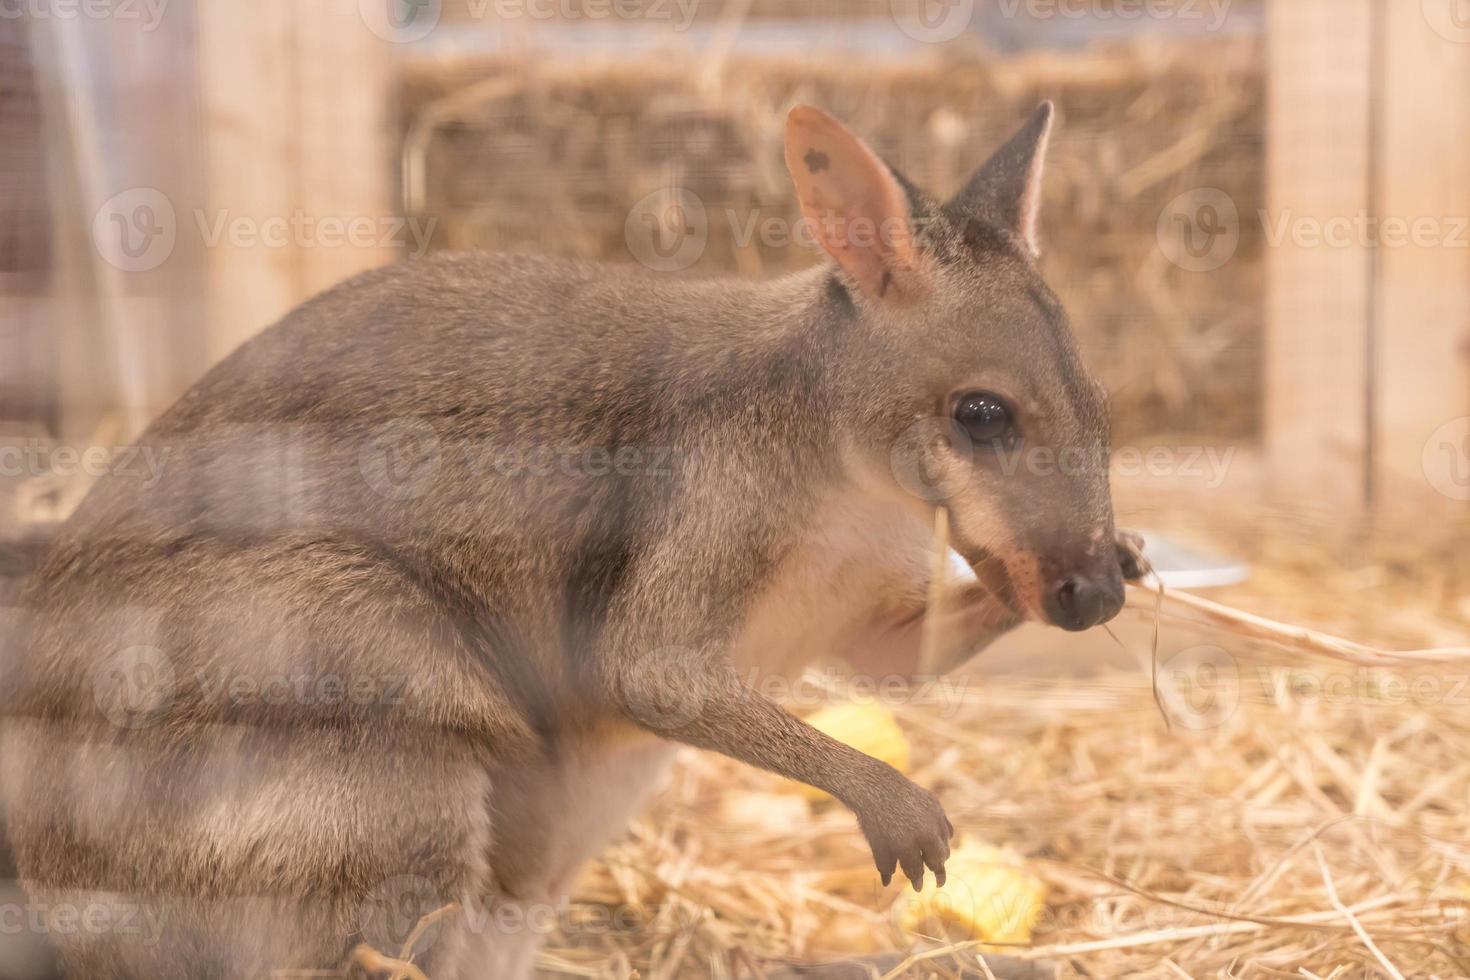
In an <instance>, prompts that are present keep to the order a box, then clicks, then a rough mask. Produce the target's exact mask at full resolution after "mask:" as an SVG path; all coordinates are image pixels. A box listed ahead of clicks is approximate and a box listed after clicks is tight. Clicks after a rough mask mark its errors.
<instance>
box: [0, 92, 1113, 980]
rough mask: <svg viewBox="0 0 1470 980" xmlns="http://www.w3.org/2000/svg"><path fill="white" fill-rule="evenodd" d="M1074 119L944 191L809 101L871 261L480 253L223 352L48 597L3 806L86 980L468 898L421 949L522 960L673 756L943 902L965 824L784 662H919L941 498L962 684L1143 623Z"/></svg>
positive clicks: (41, 590) (438, 975)
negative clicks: (828, 719) (1104, 382)
mask: <svg viewBox="0 0 1470 980" xmlns="http://www.w3.org/2000/svg"><path fill="white" fill-rule="evenodd" d="M1051 118H1052V110H1051V107H1050V105H1049V104H1045V105H1043V106H1042V107H1041V108H1040V109H1039V110H1038V111H1037V112H1036V113H1035V115H1034V116H1032V117H1031V119H1030V121H1029V122H1027V123H1026V124H1025V125H1024V127H1023V128H1022V129H1021V130H1020V131H1019V132H1018V133H1017V134H1016V135H1015V136H1014V137H1013V138H1012V139H1011V140H1010V141H1009V142H1008V143H1007V144H1006V145H1005V146H1004V147H1003V148H1002V149H1000V150H999V151H998V152H997V153H996V155H995V156H994V157H993V158H992V159H991V160H990V161H989V162H988V163H986V164H985V165H984V166H983V167H982V168H981V169H980V170H979V171H978V172H977V173H976V174H975V175H974V176H973V178H972V179H971V180H970V181H969V183H968V184H967V185H966V186H965V187H964V188H963V189H962V190H961V191H960V192H959V193H958V194H957V195H955V196H954V197H953V199H951V200H949V201H948V202H944V203H940V202H939V201H937V200H935V199H933V198H931V197H930V196H928V195H927V194H925V193H924V192H922V191H920V190H919V189H918V188H917V187H915V186H914V185H913V184H911V183H909V182H908V181H907V180H906V179H904V178H903V177H902V176H900V175H899V174H898V172H897V171H896V170H895V169H894V168H892V167H890V166H888V165H887V164H885V163H884V162H883V161H882V160H881V159H880V158H879V157H878V156H877V155H876V154H875V153H874V152H873V151H872V150H871V149H869V148H868V146H867V145H865V144H864V143H863V142H862V141H861V140H859V139H858V138H857V137H855V136H854V135H852V134H851V133H850V132H849V131H848V130H846V129H845V128H844V127H843V126H842V125H841V124H839V123H838V122H837V121H836V120H834V119H833V118H832V117H830V116H828V115H827V114H825V113H823V112H822V111H820V110H818V109H815V108H811V107H807V106H798V107H796V108H795V109H793V110H792V111H791V113H790V115H789V118H788V121H787V126H786V143H785V157H786V163H787V166H788V169H789V170H790V173H791V177H792V180H793V181H794V182H795V187H796V192H797V196H798V199H799V201H800V206H801V211H802V214H803V216H804V219H805V221H806V222H807V225H808V227H810V228H811V229H812V231H813V235H814V237H815V239H816V241H817V242H819V243H820V245H821V246H822V247H823V248H825V249H826V251H827V252H829V253H830V255H831V258H832V259H833V260H835V264H829V265H825V266H821V267H816V268H812V269H810V270H809V271H804V272H800V273H797V274H793V275H790V276H788V277H785V278H781V279H778V280H776V281H773V282H760V283H756V282H744V281H735V280H718V281H697V280H693V279H686V278H682V277H674V276H669V275H662V274H658V273H655V272H652V271H649V270H640V269H637V268H622V267H610V266H606V265H599V264H593V263H587V262H571V261H551V260H543V259H534V258H524V257H506V256H490V255H482V254H458V255H443V256H438V257H434V258H431V259H428V260H424V261H420V262H414V263H409V264H403V265H398V266H394V267H391V268H386V269H381V270H377V271H374V272H370V273H367V274H364V275H361V276H358V277H356V278H354V279H352V280H350V281H348V282H345V283H343V284H341V285H339V286H337V287H336V288H334V289H332V290H330V291H329V292H327V293H325V294H323V295H321V296H318V297H316V298H314V299H312V300H310V301H309V302H307V303H305V304H303V305H302V306H300V307H299V308H297V309H296V310H294V311H293V312H291V313H290V314H288V315H287V316H286V317H285V318H284V319H283V320H281V321H280V322H279V323H277V324H275V325H274V326H272V327H270V328H269V329H267V330H265V331H264V332H262V333H261V334H259V335H258V336H257V337H255V338H253V339H252V340H250V341H248V342H247V343H245V344H244V345H243V346H242V347H240V348H239V349H238V350H237V351H235V352H234V353H233V354H232V355H231V356H229V357H228V358H226V359H225V360H224V361H223V362H221V363H220V364H218V365H217V366H216V367H214V368H213V369H212V370H211V371H209V372H208V374H207V375H205V377H204V378H203V379H202V380H201V381H199V383H197V384H196V385H194V387H193V388H191V389H190V390H189V391H188V392H187V393H186V394H185V395H184V396H183V397H182V398H180V399H179V400H178V402H177V403H175V404H174V405H173V406H172V407H171V408H169V409H168V410H167V411H166V412H164V413H163V415H162V416H161V417H160V418H159V419H158V420H157V421H156V422H155V423H154V424H153V425H152V426H151V427H150V428H149V429H148V430H147V432H146V433H145V434H144V435H143V436H142V439H141V442H142V444H143V445H145V446H148V447H152V448H153V450H154V451H155V453H156V454H157V455H158V456H159V458H162V459H164V460H165V461H166V462H165V465H164V467H163V473H162V476H161V477H159V478H157V480H156V482H153V483H151V484H150V483H148V482H147V481H145V480H144V479H143V478H141V477H138V476H131V475H129V476H124V475H121V474H115V475H111V476H108V477H107V478H104V479H102V480H101V481H100V482H99V483H98V484H97V485H96V486H95V487H94V488H93V489H92V491H91V492H90V494H89V495H88V496H87V498H86V499H85V501H84V502H83V503H82V505H81V506H80V508H79V509H78V510H77V512H76V513H75V514H74V515H73V516H72V517H71V518H70V520H69V521H68V522H67V523H66V525H65V526H64V528H63V529H62V531H61V532H60V534H59V536H58V538H57V539H56V540H55V542H54V543H53V545H52V546H51V548H50V550H49V552H48V554H47V556H46V557H45V559H44V560H43V562H42V563H41V565H40V566H39V567H38V569H37V570H36V572H35V574H34V575H33V576H32V578H31V580H30V581H29V582H28V583H27V586H26V588H25V590H24V593H23V595H22V598H21V600H20V616H21V618H22V619H23V620H24V623H23V625H24V630H23V632H24V634H25V635H24V636H22V637H21V638H20V642H19V643H18V644H17V645H16V647H15V649H14V651H13V653H12V654H11V655H9V656H10V659H11V662H10V664H9V666H8V669H7V673H6V675H5V677H4V682H5V688H6V689H5V691H4V709H5V717H4V721H3V725H4V727H3V744H0V789H3V798H4V806H5V816H6V819H7V822H8V826H9V830H10V834H11V837H12V841H13V846H14V848H15V851H16V854H17V857H18V863H19V868H20V872H21V876H22V878H23V880H24V882H25V885H26V888H27V891H28V894H29V896H30V898H31V901H32V902H33V903H34V904H35V906H36V907H37V908H38V909H41V910H43V911H44V913H45V915H46V916H47V918H46V919H45V921H46V923H47V925H46V928H47V930H48V931H49V933H50V934H51V936H52V937H53V938H54V939H55V940H56V942H57V944H58V945H59V947H60V949H61V952H62V955H63V957H64V960H65V962H66V964H67V968H68V970H69V972H70V974H71V975H73V976H77V977H83V978H99V980H100V978H116V977H138V978H144V977H146V978H149V980H168V978H180V980H198V978H203V977H257V976H258V977H264V976H292V975H303V976H304V975H317V976H319V975H321V974H320V973H312V972H311V971H323V970H326V971H335V970H341V971H350V970H353V969H357V967H354V966H351V965H350V961H349V953H350V951H352V950H353V949H354V948H355V947H356V945H357V944H358V943H360V942H367V943H368V944H370V945H374V946H375V947H376V948H378V949H379V950H381V951H382V952H383V953H384V954H388V955H396V954H397V953H398V952H399V951H398V950H397V948H396V947H394V946H392V945H391V944H390V943H388V941H387V940H386V939H384V937H383V932H382V929H383V926H382V922H381V921H380V920H381V919H382V918H383V917H384V916H387V917H389V918H392V917H393V916H399V917H402V916H403V915H405V914H406V913H405V903H406V908H407V911H408V912H411V913H412V914H411V915H408V917H407V921H408V923H409V924H412V922H413V921H414V920H416V919H417V917H418V916H419V915H420V914H423V913H427V912H432V911H434V910H435V909H437V908H439V907H440V906H442V905H446V904H447V903H450V902H458V903H460V907H459V909H458V910H450V911H449V912H447V913H446V914H444V915H441V916H439V917H438V918H437V919H435V921H434V922H433V924H432V926H431V927H430V928H428V929H426V930H424V931H422V932H421V934H420V935H419V936H418V937H417V945H416V946H415V947H414V951H413V956H414V963H415V964H416V965H417V966H418V967H419V968H421V969H423V970H424V971H425V972H426V973H427V974H428V975H429V976H431V977H433V978H435V980H448V978H454V977H490V978H496V980H503V978H509V980H518V978H523V977H526V976H528V975H529V974H530V971H531V969H532V961H533V959H534V955H535V952H536V949H537V946H538V943H539V942H540V940H541V934H542V933H543V932H544V931H545V929H544V928H543V929H539V930H538V929H537V928H535V926H534V923H535V922H537V921H538V919H537V918H536V917H535V916H534V915H532V914H531V913H532V912H533V911H534V910H536V909H538V908H542V907H548V906H554V905H555V903H557V902H558V901H559V900H560V899H561V898H562V897H563V896H564V895H565V894H566V893H567V890H568V889H569V887H570V883H571V879H572V876H573V874H574V872H575V871H576V870H577V868H578V866H579V865H580V864H581V863H583V862H584V861H585V860H587V859H588V858H589V857H590V856H592V855H594V854H595V853H596V852H597V851H598V850H599V848H601V847H602V846H603V845H604V844H605V843H606V842H607V841H608V840H609V839H610V838H611V837H612V835H614V834H616V833H617V832H618V830H619V829H620V828H621V827H622V826H623V824H624V822H625V821H626V819H627V817H628V815H629V814H630V812H631V811H632V810H633V809H634V808H635V807H636V806H637V805H638V804H639V801H640V800H641V799H642V797H643V795H644V794H645V793H646V792H647V791H648V789H649V787H650V786H651V785H652V784H653V783H654V781H655V778H656V776H657V775H658V773H659V772H660V770H661V768H662V766H663V765H664V763H666V762H667V760H668V759H669V756H670V753H671V750H672V747H673V746H674V745H676V744H684V745H691V746H697V747H699V748H703V749H710V750H713V751H715V752H720V753H723V754H725V755H727V756H731V757H733V758H735V759H737V760H740V761H742V762H745V763H748V764H750V765H753V766H759V767H761V768H763V769H767V770H770V771H772V772H776V773H779V774H781V775H783V776H787V777H790V778H792V779H795V780H799V781H801V782H803V783H807V784H809V785H811V786H814V787H818V788H820V789H822V790H825V791H826V792H828V793H830V794H831V795H832V796H834V797H835V798H836V799H838V800H840V801H841V802H842V803H843V804H845V805H846V806H847V807H848V808H849V809H851V810H852V812H853V813H854V814H855V815H856V817H857V822H858V825H859V826H860V828H861V830H862V832H863V833H864V834H865V835H866V838H867V840H868V842H869V843H870V845H871V848H872V853H873V857H874V860H875V861H876V864H877V869H878V872H879V874H880V876H881V880H882V882H883V883H884V884H885V885H886V884H888V882H889V880H890V877H891V876H892V875H893V874H894V872H895V871H900V872H901V873H902V875H903V877H904V878H906V879H908V880H909V881H910V882H912V883H913V886H914V887H915V888H918V887H921V885H922V883H923V879H924V877H925V869H926V868H927V869H928V870H930V871H932V872H933V873H934V875H935V878H936V880H937V882H939V883H942V882H943V879H944V866H945V858H946V856H947V854H948V852H949V840H950V838H951V835H952V834H953V827H952V826H951V824H950V821H949V820H948V819H947V818H946V817H945V813H944V810H943V808H942V807H941V806H940V803H939V801H938V800H937V799H936V798H935V797H934V796H933V795H932V794H931V793H929V792H928V791H926V790H924V789H922V788H920V787H919V786H917V785H915V784H914V783H913V782H911V781H910V780H908V779H907V778H906V777H904V776H903V775H902V774H900V773H899V772H898V771H897V770H895V769H893V768H891V767H890V766H888V765H886V764H884V763H881V762H879V761H877V760H875V759H873V758H871V757H868V756H866V755H864V754H862V753H860V752H858V751H856V750H855V749H852V748H850V747H848V746H846V745H843V744H841V743H839V742H837V741H835V740H833V739H831V738H829V737H827V736H825V735H823V734H821V733H820V732H818V731H817V730H816V729H814V728H812V727H811V726H809V725H807V724H806V723H804V722H803V721H801V720H799V719H798V718H797V717H796V716H795V715H793V714H791V713H789V712H788V711H787V710H786V709H784V708H783V707H781V706H780V705H779V704H777V703H776V702H775V701H773V700H771V699H769V698H768V697H766V696H765V694H763V693H762V692H761V690H759V689H758V688H759V685H755V684H752V683H751V682H750V681H751V677H753V676H761V674H760V672H762V671H771V672H781V673H784V674H788V675H794V674H795V673H796V672H798V671H800V670H801V669H802V668H803V666H804V665H806V664H807V663H808V662H809V661H810V660H811V658H812V657H813V656H814V655H818V654H822V653H824V652H831V653H835V654H836V655H838V656H846V657H847V658H849V659H850V660H852V661H854V662H855V663H857V664H859V665H860V667H861V669H864V670H870V671H875V670H876V671H883V672H885V673H914V672H916V671H917V670H918V669H919V668H920V666H921V665H920V664H919V660H918V652H919V643H918V631H917V629H916V628H915V627H914V624H915V623H917V621H918V620H919V618H921V616H922V614H923V613H924V611H925V603H926V596H927V592H928V587H929V579H930V567H931V561H930V554H931V547H932V542H933V534H932V528H933V522H934V519H935V514H936V509H937V508H940V507H942V508H944V509H945V511H946V513H947V515H948V519H949V521H950V525H951V528H952V540H953V542H954V550H955V551H956V552H958V554H959V555H961V556H962V557H963V559H964V561H965V564H966V565H968V569H967V571H968V572H973V575H972V576H971V577H970V578H969V579H968V580H967V581H966V582H964V583H961V585H960V586H958V587H957V593H958V596H959V600H960V601H959V605H958V606H957V607H956V608H955V610H953V615H952V617H951V622H950V626H952V627H953V630H952V632H953V633H954V636H953V640H952V642H951V643H950V645H949V647H947V648H946V650H945V651H944V653H943V655H942V657H941V658H940V660H941V661H942V663H940V664H938V666H939V667H948V666H952V665H953V664H954V663H956V662H958V661H959V660H961V659H963V658H964V657H965V656H967V655H968V654H970V653H972V652H973V651H974V650H976V649H978V648H979V647H982V646H983V645H985V643H987V642H988V641H989V640H990V639H992V638H993V637H995V636H996V635H998V634H1000V633H1002V632H1004V631H1005V630H1008V629H1010V628H1011V627H1013V626H1014V625H1016V624H1017V623H1018V622H1020V621H1022V620H1024V619H1031V620H1039V621H1044V622H1048V623H1052V624H1055V625H1058V626H1061V627H1063V628H1066V629H1072V630H1076V629H1084V628H1086V627H1089V626H1092V625H1095V624H1098V623H1101V622H1103V621H1105V620H1107V619H1108V618H1110V617H1111V616H1113V615H1114V614H1115V613H1116V612H1117V611H1118V610H1119V608H1120V607H1121V604H1122V600H1123V581H1122V577H1121V570H1120V561H1121V559H1120V556H1119V551H1118V546H1117V545H1116V543H1115V535H1116V532H1115V530H1114V526H1113V514H1112V504H1111V498H1110V493H1109V487H1108V470H1107V453H1108V439H1109V434H1108V411H1107V402H1106V398H1105V395H1104V392H1103V389H1102V388H1101V387H1100V386H1099V385H1098V384H1097V383H1096V382H1094V381H1093V380H1092V379H1091V378H1090V377H1089V376H1088V374H1087V373H1086V371H1085V370H1084V368H1083V365H1082V361H1081V358H1080V356H1079V353H1078V349H1077V346H1076V343H1075V341H1074V339H1073V337H1072V334H1071V332H1070V329H1069V327H1068V324H1067V321H1066V317H1065V315H1064V313H1063V311H1062V308H1061V306H1060V305H1059V303H1058V302H1057V300H1056V298H1055V297H1054V295H1053V294H1052V292H1051V291H1050V290H1049V289H1048V288H1047V286H1046V285H1045V284H1044V282H1043V281H1042V278H1041V276H1040V274H1039V272H1038V269H1037V265H1036V261H1035V259H1036V254H1037V253H1036V211H1037V204H1038V200H1039V197H1040V189H1039V188H1040V179H1041V171H1042V157H1043V152H1044V148H1045V145H1046V142H1047V136H1048V133H1049V130H1050V125H1051ZM1043 451H1044V452H1045V453H1046V454H1048V459H1050V460H1053V461H1054V462H1053V463H1052V464H1049V465H1045V466H1042V465H1037V464H1036V463H1035V460H1036V459H1037V458H1038V457H1037V456H1036V454H1037V453H1039V452H1043ZM929 666H931V667H933V666H935V665H934V664H930V665H929ZM99 908H100V909H102V910H103V911H102V912H100V913H95V915H96V918H95V919H94V920H93V924H94V925H96V926H97V927H96V928H88V927H87V923H88V918H87V913H88V910H93V909H99ZM385 909H386V912H385V911H384V910H385ZM68 910H70V912H68ZM77 910H80V912H81V914H80V924H79V922H78V915H77ZM475 910H479V912H480V913H482V914H480V915H476V914H474V913H475ZM63 913H67V918H68V920H69V922H70V924H71V926H72V927H71V928H67V927H65V925H64V923H63V922H62V915H63ZM516 923H519V924H516ZM390 938H394V939H395V941H396V940H401V939H402V936H401V935H398V936H396V937H390ZM293 971H299V972H298V973H296V974H293Z"/></svg>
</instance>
